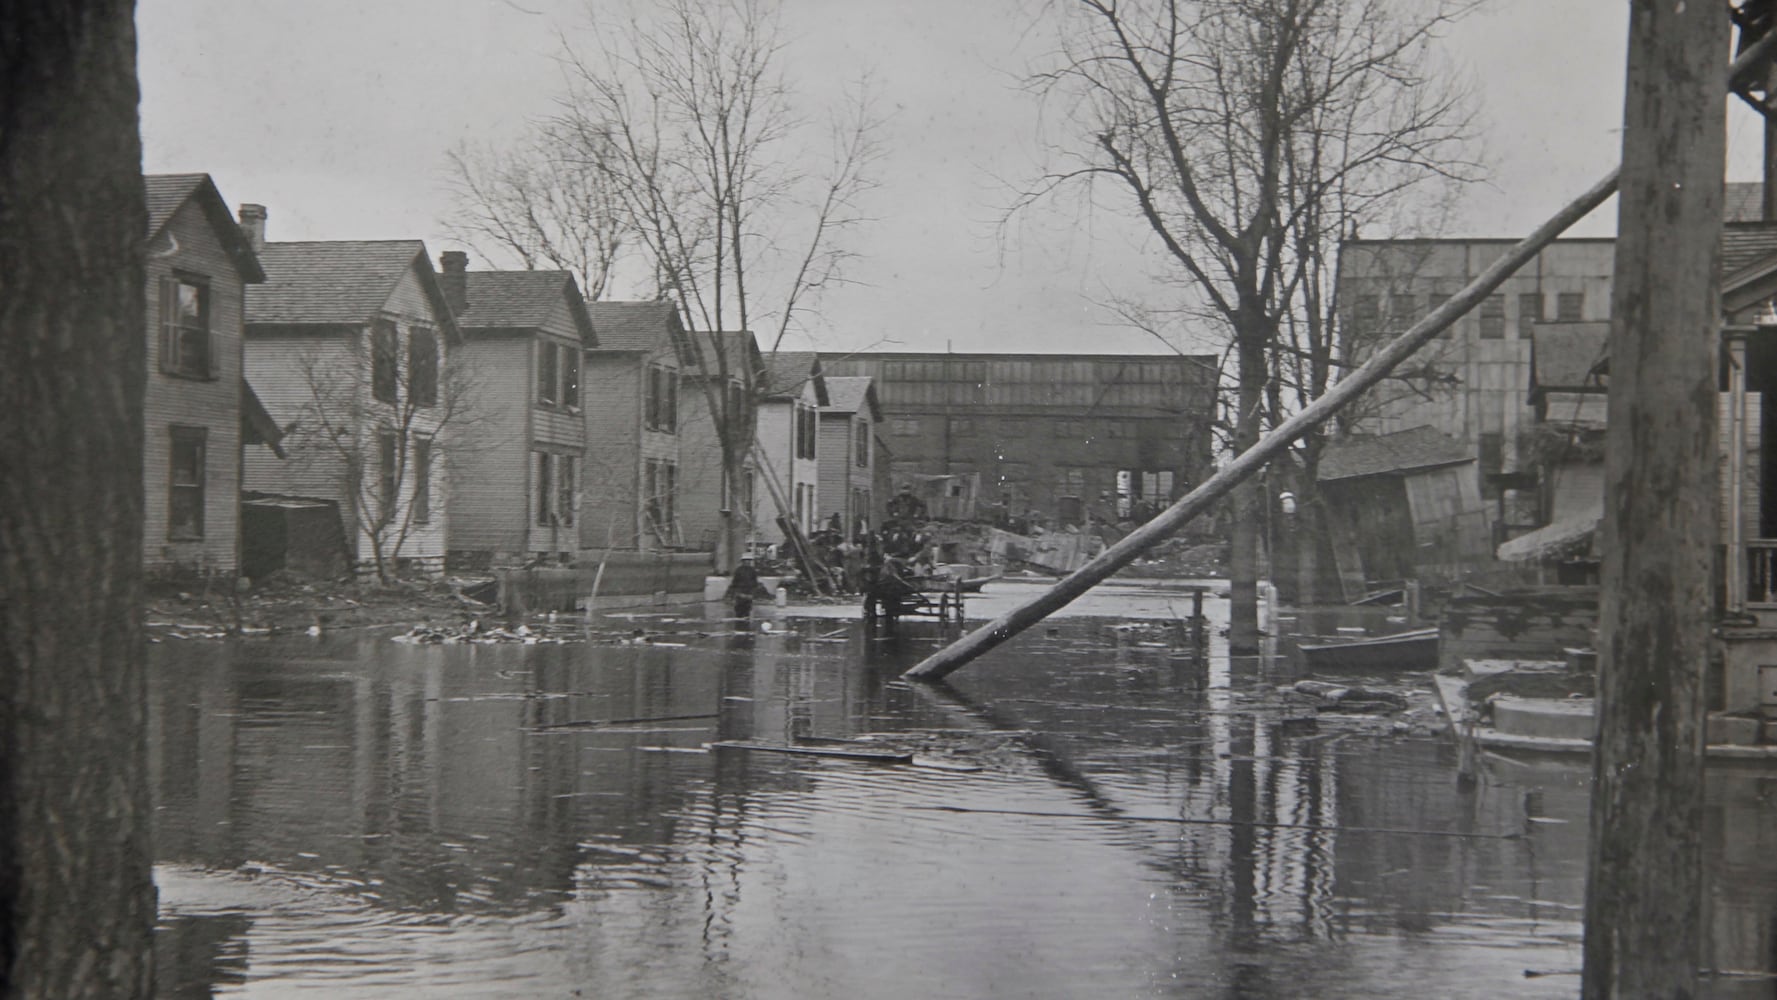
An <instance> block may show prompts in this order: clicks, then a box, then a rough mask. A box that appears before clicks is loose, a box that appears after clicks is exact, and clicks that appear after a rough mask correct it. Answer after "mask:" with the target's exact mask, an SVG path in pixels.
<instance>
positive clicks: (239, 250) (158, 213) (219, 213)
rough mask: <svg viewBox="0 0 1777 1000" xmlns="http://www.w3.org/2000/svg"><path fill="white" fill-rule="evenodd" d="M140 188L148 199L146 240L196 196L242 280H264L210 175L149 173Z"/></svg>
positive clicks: (256, 261) (256, 257) (256, 256)
mask: <svg viewBox="0 0 1777 1000" xmlns="http://www.w3.org/2000/svg"><path fill="white" fill-rule="evenodd" d="M142 187H143V192H144V194H146V195H147V202H148V239H149V240H153V239H154V238H155V237H156V236H159V235H160V232H161V230H162V229H165V228H166V225H167V223H168V222H171V221H172V219H173V216H174V215H176V214H177V213H178V211H179V209H180V208H182V207H184V205H185V203H186V202H188V201H191V200H193V199H196V200H197V203H198V205H199V207H201V208H202V210H203V213H204V218H205V220H206V221H208V222H209V224H210V228H211V229H213V230H215V231H216V238H217V239H218V240H220V241H221V243H222V249H223V250H224V251H225V252H226V253H227V254H228V256H229V258H230V259H232V260H233V261H234V266H235V270H236V271H237V272H238V273H239V274H240V276H241V280H242V281H244V282H246V283H247V284H250V285H255V284H258V283H260V282H262V281H264V280H265V270H264V269H263V268H262V267H261V265H260V262H259V257H258V255H257V254H255V253H254V252H253V244H252V243H250V242H248V240H247V237H246V235H245V234H244V233H242V232H241V227H240V226H237V225H235V221H234V214H233V213H232V212H230V211H229V210H228V203H227V202H225V201H223V200H222V192H220V191H218V190H216V182H215V181H212V180H211V179H210V175H209V174H149V175H147V176H145V177H143V178H142Z"/></svg>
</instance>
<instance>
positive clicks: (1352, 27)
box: [1014, 0, 1473, 648]
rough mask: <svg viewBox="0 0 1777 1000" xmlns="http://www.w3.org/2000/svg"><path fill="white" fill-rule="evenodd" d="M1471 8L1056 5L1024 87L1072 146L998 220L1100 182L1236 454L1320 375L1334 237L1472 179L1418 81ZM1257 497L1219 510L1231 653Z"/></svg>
mask: <svg viewBox="0 0 1777 1000" xmlns="http://www.w3.org/2000/svg"><path fill="white" fill-rule="evenodd" d="M1472 6H1473V5H1472V4H1471V3H1469V2H1466V0H1427V2H1417V0H1415V2H1408V0H1057V3H1056V5H1055V9H1056V10H1057V12H1058V13H1059V15H1060V17H1059V18H1058V25H1059V29H1058V30H1059V37H1060V41H1059V43H1058V51H1057V54H1056V60H1055V63H1054V68H1052V69H1050V70H1048V71H1046V72H1042V73H1039V74H1037V75H1035V76H1034V77H1033V78H1032V80H1031V85H1032V87H1033V88H1034V89H1036V90H1037V91H1038V92H1039V93H1040V94H1042V95H1043V96H1044V98H1045V99H1046V100H1047V101H1053V102H1057V103H1058V104H1059V105H1060V106H1061V107H1063V108H1064V109H1065V110H1064V114H1065V116H1066V120H1067V126H1068V132H1069V133H1070V134H1071V135H1073V136H1074V140H1073V141H1071V142H1064V143H1062V144H1061V145H1060V146H1059V148H1058V153H1059V154H1060V155H1061V156H1062V157H1064V158H1065V159H1066V162H1065V163H1064V165H1063V166H1061V167H1060V168H1059V169H1056V170H1053V171H1051V172H1050V173H1048V174H1047V175H1046V176H1045V177H1044V178H1042V180H1041V181H1040V182H1039V183H1037V184H1036V185H1034V186H1033V187H1032V188H1030V189H1029V190H1028V191H1026V192H1025V193H1024V194H1023V196H1022V197H1021V198H1020V199H1019V200H1018V201H1017V202H1016V203H1015V206H1014V211H1017V210H1019V209H1021V208H1023V207H1024V206H1026V205H1028V204H1030V203H1031V202H1033V201H1035V200H1038V199H1041V198H1044V197H1046V196H1048V195H1050V194H1052V193H1054V192H1056V191H1057V190H1058V189H1059V188H1062V187H1065V186H1068V185H1071V184H1074V183H1087V184H1092V183H1094V182H1109V184H1110V187H1111V189H1112V190H1114V191H1116V192H1117V193H1118V197H1119V198H1120V199H1121V200H1122V201H1123V203H1125V204H1127V205H1128V206H1129V207H1130V208H1131V209H1132V210H1133V211H1134V212H1135V214H1136V215H1137V216H1138V217H1139V218H1140V219H1141V220H1142V222H1143V223H1144V224H1145V225H1146V226H1147V227H1148V229H1149V230H1151V232H1152V233H1153V235H1154V236H1155V237H1156V238H1157V240H1158V242H1159V244H1160V246H1161V247H1162V248H1163V249H1164V250H1165V253H1166V255H1167V258H1168V260H1169V261H1170V262H1171V264H1172V265H1173V267H1174V268H1175V273H1176V274H1177V275H1178V276H1179V277H1180V278H1181V279H1182V281H1183V284H1184V285H1185V286H1186V288H1187V289H1188V290H1189V294H1190V296H1191V298H1192V299H1193V300H1195V302H1196V303H1197V304H1198V305H1199V306H1200V307H1201V308H1202V309H1203V310H1204V311H1205V313H1206V314H1207V315H1209V316H1211V317H1213V318H1214V321H1215V322H1216V323H1217V325H1218V326H1219V327H1220V328H1221V329H1222V330H1223V331H1224V334H1225V336H1226V337H1227V338H1228V342H1229V344H1230V354H1231V356H1232V359H1233V368H1234V372H1233V379H1232V381H1233V393H1232V395H1233V404H1234V405H1233V413H1232V420H1231V423H1232V426H1233V440H1232V445H1233V449H1234V450H1235V451H1236V452H1238V451H1244V450H1245V449H1246V448H1248V447H1250V446H1251V445H1252V444H1253V443H1254V442H1256V441H1257V440H1258V438H1259V435H1260V433H1261V431H1262V430H1263V428H1264V426H1265V425H1266V424H1267V422H1269V421H1270V420H1273V419H1275V418H1276V416H1277V415H1278V413H1279V412H1280V411H1281V410H1283V409H1285V408H1287V407H1288V406H1292V405H1296V404H1297V403H1299V402H1300V401H1301V400H1305V399H1311V398H1314V397H1316V396H1318V395H1319V394H1320V393H1321V392H1322V391H1324V389H1325V387H1326V385H1327V384H1328V383H1329V380H1330V379H1331V377H1332V375H1333V374H1334V361H1335V359H1336V357H1337V343H1338V335H1337V323H1336V321H1335V319H1334V316H1335V309H1336V301H1335V299H1336V296H1334V295H1333V294H1332V287H1331V281H1330V274H1331V270H1330V268H1331V258H1332V251H1333V249H1334V248H1335V247H1336V245H1337V240H1338V239H1339V237H1340V235H1341V234H1342V233H1344V232H1345V231H1346V230H1347V229H1348V228H1349V226H1350V225H1351V224H1352V222H1353V221H1354V220H1358V219H1364V218H1370V217H1374V216H1378V215H1381V214H1382V213H1384V212H1385V211H1386V210H1388V208H1389V207H1390V206H1391V205H1394V204H1396V203H1398V202H1399V201H1400V200H1401V199H1403V198H1405V197H1407V196H1408V194H1409V193H1410V192H1412V191H1413V189H1414V188H1416V187H1418V186H1421V185H1429V184H1434V183H1438V182H1444V181H1456V180H1463V179H1467V178H1468V177H1469V176H1470V175H1471V174H1472V173H1473V170H1472V165H1471V163H1470V161H1469V159H1468V157H1467V155H1466V150H1465V148H1464V147H1465V141H1466V139H1467V136H1468V131H1469V127H1470V124H1469V115H1468V112H1467V105H1466V99H1465V96H1464V92H1463V90H1462V88H1461V87H1458V86H1456V85H1454V84H1452V83H1450V82H1449V81H1447V80H1446V79H1444V78H1443V76H1442V75H1441V74H1439V73H1438V72H1436V71H1435V70H1434V69H1433V68H1432V65H1431V64H1432V59H1431V55H1432V43H1433V42H1434V41H1435V39H1436V36H1437V34H1438V32H1439V31H1440V29H1441V28H1443V27H1444V26H1445V25H1447V24H1448V23H1449V22H1450V21H1451V20H1452V19H1453V18H1455V17H1457V16H1459V15H1461V14H1462V13H1464V12H1465V11H1467V10H1468V9H1469V8H1470V7H1472ZM1286 377H1287V378H1288V380H1289V382H1288V386H1289V389H1288V391H1287V392H1286V388H1285V386H1286V383H1285V382H1284V379H1285V378H1286ZM1286 397H1289V398H1286ZM1314 447H1315V446H1312V445H1311V446H1310V450H1311V451H1312V450H1313V448H1314ZM1258 489H1259V486H1258V483H1257V482H1256V481H1249V482H1247V483H1245V484H1242V485H1241V486H1240V487H1239V488H1238V489H1237V490H1236V492H1235V493H1234V494H1233V496H1232V510H1233V515H1234V517H1233V521H1234V524H1233V530H1232V534H1231V553H1230V575H1231V577H1232V580H1231V583H1232V588H1233V604H1234V608H1233V621H1232V633H1231V641H1232V643H1233V644H1234V646H1235V647H1236V648H1252V647H1253V646H1255V645H1256V636H1257V588H1256V581H1257V568H1258V567H1257V538H1258V532H1257V523H1258V511H1259V509H1260V507H1259V498H1258Z"/></svg>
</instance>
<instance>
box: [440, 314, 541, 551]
mask: <svg viewBox="0 0 1777 1000" xmlns="http://www.w3.org/2000/svg"><path fill="white" fill-rule="evenodd" d="M452 353H453V362H452V363H453V364H456V365H460V366H462V369H463V371H464V372H465V373H467V375H468V378H467V381H468V382H470V383H471V384H473V386H474V399H472V400H467V401H466V406H465V408H464V412H463V415H462V417H461V418H460V422H459V423H458V424H457V426H456V427H455V428H454V429H453V430H452V431H451V432H450V433H449V434H448V435H447V436H448V437H449V439H450V448H449V458H448V461H447V465H448V468H449V471H450V530H449V547H450V551H451V552H453V553H459V552H479V553H490V554H506V555H510V556H514V557H515V556H516V555H517V554H518V553H521V552H523V551H525V543H526V524H527V520H528V519H527V516H526V515H527V513H528V511H529V494H528V492H527V490H526V484H527V482H528V480H527V471H528V470H527V467H526V466H527V463H526V461H525V458H526V455H527V454H528V452H529V450H530V449H529V448H528V447H527V446H526V437H527V435H528V433H529V426H528V424H527V420H528V418H529V414H528V413H526V407H527V405H528V403H529V400H530V395H531V393H532V392H533V389H532V387H531V384H530V378H531V367H530V353H531V352H530V342H529V340H528V338H521V337H490V338H477V337H473V336H471V337H470V338H469V340H468V341H467V342H466V343H464V344H462V345H459V346H458V347H456V348H455V349H454V351H453V352H452Z"/></svg>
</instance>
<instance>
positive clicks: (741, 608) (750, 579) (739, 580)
mask: <svg viewBox="0 0 1777 1000" xmlns="http://www.w3.org/2000/svg"><path fill="white" fill-rule="evenodd" d="M760 595H763V596H765V597H770V596H771V595H770V594H769V593H766V590H765V585H764V584H762V583H760V582H759V569H758V567H756V566H754V565H753V557H752V556H741V557H740V565H739V566H736V567H734V575H733V576H732V577H729V579H728V599H729V600H731V601H733V602H734V617H736V618H751V617H753V598H754V597H757V596H760Z"/></svg>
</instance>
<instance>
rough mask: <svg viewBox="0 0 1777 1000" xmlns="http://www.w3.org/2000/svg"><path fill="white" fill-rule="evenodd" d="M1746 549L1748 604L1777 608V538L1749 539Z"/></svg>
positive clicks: (1744, 543)
mask: <svg viewBox="0 0 1777 1000" xmlns="http://www.w3.org/2000/svg"><path fill="white" fill-rule="evenodd" d="M1742 544H1743V545H1745V547H1746V604H1747V606H1748V607H1755V608H1777V538H1749V539H1747V540H1746V541H1745V542H1743V543H1742Z"/></svg>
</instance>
